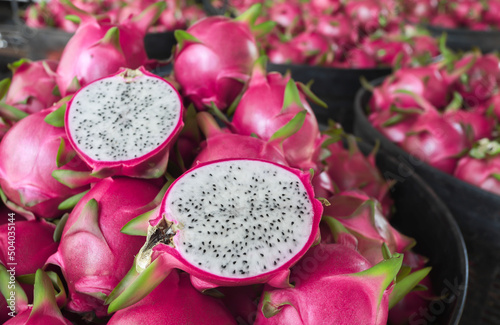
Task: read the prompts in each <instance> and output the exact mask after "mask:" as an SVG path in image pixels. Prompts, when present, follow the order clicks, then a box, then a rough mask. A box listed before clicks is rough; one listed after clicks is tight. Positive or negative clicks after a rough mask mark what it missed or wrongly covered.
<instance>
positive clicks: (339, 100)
mask: <svg viewBox="0 0 500 325" xmlns="http://www.w3.org/2000/svg"><path fill="white" fill-rule="evenodd" d="M267 70H268V71H278V72H281V73H286V72H287V71H290V72H291V73H292V78H293V79H294V80H295V81H300V82H303V83H308V82H309V81H310V80H314V83H313V85H312V88H311V89H312V91H313V92H314V93H315V94H316V95H317V96H318V97H319V98H321V99H322V100H323V101H325V103H326V104H327V105H328V109H325V108H322V107H320V106H317V105H313V106H312V108H313V110H314V112H315V114H316V116H317V117H318V119H319V120H324V121H326V120H328V119H333V120H335V121H336V122H338V123H340V124H342V126H343V127H344V129H345V130H346V131H347V132H352V125H353V121H354V111H353V109H352V107H353V103H354V98H355V96H356V91H357V90H358V89H359V87H360V86H361V84H360V78H361V77H364V78H365V79H367V80H374V79H377V78H379V77H382V76H386V75H388V74H390V73H391V71H392V70H391V69H390V68H373V69H340V68H328V67H315V66H308V65H295V64H268V66H267Z"/></svg>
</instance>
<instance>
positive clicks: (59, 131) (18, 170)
mask: <svg viewBox="0 0 500 325" xmlns="http://www.w3.org/2000/svg"><path fill="white" fill-rule="evenodd" d="M55 109H57V107H56V106H54V107H52V108H49V109H46V110H43V111H41V112H38V113H35V114H32V115H30V116H28V117H25V118H24V119H22V120H21V121H19V122H18V123H16V124H15V125H14V126H13V127H12V128H11V129H10V130H9V132H7V134H6V135H5V137H4V138H3V140H2V142H1V143H0V186H1V187H2V190H3V191H4V193H5V195H6V196H7V198H8V199H9V200H10V201H12V202H13V203H15V204H16V205H17V206H20V207H22V208H23V209H24V210H26V211H27V212H23V211H21V210H19V209H17V208H15V207H12V206H9V208H10V209H12V210H15V211H16V212H18V213H20V214H22V215H23V216H25V217H26V218H33V217H34V216H37V217H40V218H55V217H58V216H60V215H62V213H63V211H61V210H58V208H57V206H58V205H59V204H60V203H61V202H63V201H64V200H65V199H67V198H69V197H71V196H73V195H75V194H78V193H81V192H83V191H85V190H86V189H88V186H84V187H78V188H75V189H70V188H69V187H67V186H66V185H63V184H61V183H59V182H58V181H57V180H56V179H55V178H54V177H52V172H53V171H54V170H74V171H87V170H88V167H87V165H86V164H85V163H84V162H83V161H82V160H81V159H80V158H78V157H74V158H73V159H72V160H71V161H70V162H68V163H67V164H66V165H64V166H62V167H59V168H58V167H57V165H56V157H57V152H58V150H59V146H60V143H61V139H64V140H65V142H66V145H67V148H66V154H67V155H71V153H72V152H73V153H74V151H73V150H72V148H70V147H69V143H68V138H67V136H66V133H65V132H64V128H58V127H54V126H52V125H49V124H47V123H46V122H45V121H44V119H45V117H46V116H47V115H48V114H49V113H51V112H52V111H54V110H55Z"/></svg>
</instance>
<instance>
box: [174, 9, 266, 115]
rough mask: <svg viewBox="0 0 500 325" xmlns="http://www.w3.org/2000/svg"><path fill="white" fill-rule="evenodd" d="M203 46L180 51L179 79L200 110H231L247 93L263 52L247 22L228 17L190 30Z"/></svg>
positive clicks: (209, 20)
mask: <svg viewBox="0 0 500 325" xmlns="http://www.w3.org/2000/svg"><path fill="white" fill-rule="evenodd" d="M187 32H188V33H190V34H191V35H193V36H194V37H196V38H197V39H198V40H200V41H201V43H194V42H188V43H187V44H185V45H184V47H183V48H182V49H179V48H177V51H176V53H175V57H174V61H175V65H174V73H175V78H176V79H177V81H178V82H179V84H180V85H181V87H182V93H183V95H184V96H186V97H188V98H189V99H190V100H191V101H192V102H193V103H194V104H195V106H196V107H197V108H198V109H200V110H201V109H204V108H206V107H210V105H211V103H212V102H213V103H214V104H215V105H216V106H217V107H218V108H219V109H225V108H227V107H228V106H229V105H230V104H231V103H232V102H233V100H234V99H235V98H236V97H237V96H238V94H239V93H240V92H241V90H242V89H243V85H244V82H246V81H247V80H248V79H249V77H250V73H251V71H252V67H253V64H254V62H255V60H257V58H258V55H259V51H258V49H257V45H256V43H255V38H254V37H253V35H252V33H251V31H250V28H249V26H248V25H247V24H246V23H245V22H238V21H234V20H230V19H229V18H225V17H220V16H218V17H209V18H205V19H202V20H200V21H198V22H197V23H195V24H194V25H192V26H191V27H190V28H188V30H187Z"/></svg>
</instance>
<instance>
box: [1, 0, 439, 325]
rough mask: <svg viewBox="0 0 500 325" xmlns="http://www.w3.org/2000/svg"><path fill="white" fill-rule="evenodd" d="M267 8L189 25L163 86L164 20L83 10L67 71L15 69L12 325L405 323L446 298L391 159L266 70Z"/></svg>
mask: <svg viewBox="0 0 500 325" xmlns="http://www.w3.org/2000/svg"><path fill="white" fill-rule="evenodd" d="M154 8H156V10H161V8H160V7H158V6H157V7H154ZM259 9H260V6H258V5H257V6H255V7H252V8H251V9H250V10H249V12H246V13H244V14H243V15H242V16H240V17H238V18H236V19H229V18H226V17H210V18H206V19H203V20H200V21H199V22H197V23H196V24H194V25H193V26H191V27H190V28H189V29H188V30H187V31H182V30H179V31H177V32H176V37H177V39H178V42H179V44H178V46H177V48H176V51H175V57H174V63H173V64H174V74H173V75H171V76H167V77H166V78H163V77H160V76H158V75H156V74H153V73H152V72H151V71H150V70H148V69H147V68H148V67H152V66H153V63H151V62H149V60H148V59H147V57H146V55H145V52H144V48H143V46H142V39H143V37H144V35H145V33H146V30H147V29H148V27H149V26H151V25H153V24H154V23H155V19H156V18H155V17H158V16H159V12H155V13H154V14H151V15H138V16H135V17H134V18H131V19H128V20H127V21H125V22H122V23H119V24H114V23H110V22H109V21H108V20H100V19H99V17H95V16H93V15H86V16H82V19H81V20H82V22H81V25H80V27H79V28H78V30H77V31H76V33H75V35H74V36H73V38H72V39H71V40H70V41H69V43H68V44H67V47H66V48H65V50H64V52H63V54H62V57H61V60H60V62H52V61H36V62H31V61H27V60H23V61H20V62H17V63H15V64H13V65H11V69H12V71H13V77H12V79H11V80H9V79H6V80H4V81H2V83H1V84H0V86H1V87H0V89H1V94H2V95H3V96H4V98H3V100H2V102H1V103H0V107H1V115H2V121H3V122H4V128H5V131H6V133H5V134H3V138H2V140H1V142H0V186H1V192H0V196H1V198H2V201H3V202H4V204H5V206H4V207H3V210H2V212H1V219H0V220H1V223H2V224H1V225H0V261H1V264H0V278H1V279H2V280H1V281H0V289H1V290H0V291H1V292H2V295H1V296H0V301H3V302H1V308H2V309H1V313H0V319H1V320H2V321H4V322H5V324H72V323H76V324H79V323H88V322H97V323H106V322H107V323H108V324H141V323H144V324H176V325H178V324H321V323H325V322H327V323H329V324H386V323H387V322H390V323H391V324H404V323H406V322H408V319H410V320H411V319H414V318H415V317H418V316H419V314H418V310H419V308H422V307H425V306H427V304H428V303H429V300H430V299H436V298H435V297H434V295H433V292H432V287H431V282H430V279H429V278H428V274H429V272H430V267H427V266H426V263H427V259H426V258H425V257H423V256H420V255H418V254H417V253H415V252H413V251H412V247H413V246H414V245H415V244H416V243H415V241H414V240H413V239H412V238H409V237H406V236H404V235H403V234H401V233H400V232H398V231H397V230H396V229H395V228H393V227H392V226H391V225H390V223H389V219H390V217H391V213H392V212H393V209H392V200H391V198H390V197H389V189H390V186H391V183H389V182H387V181H385V180H384V178H383V177H382V175H381V174H380V172H379V171H378V169H377V168H376V166H375V162H374V159H375V157H374V154H375V153H372V154H371V155H369V156H368V157H365V156H364V155H363V154H362V153H361V152H360V151H359V150H358V148H357V145H356V141H355V139H354V138H353V137H352V136H349V135H345V134H343V132H342V130H341V129H339V128H338V127H336V126H335V124H332V125H331V127H330V128H329V129H328V131H326V132H325V133H323V134H322V133H320V131H319V125H318V121H317V120H316V118H315V116H314V114H313V112H312V110H311V108H310V106H309V102H308V100H314V101H318V99H317V98H316V97H315V96H314V94H312V93H311V91H310V90H309V88H308V87H307V86H306V85H303V84H301V83H296V82H294V81H293V80H292V79H291V77H290V76H289V75H281V74H279V73H276V72H270V73H268V72H266V68H265V61H266V60H265V57H262V58H259V57H258V55H259V50H258V47H257V45H256V41H255V38H254V34H253V33H254V32H255V31H256V30H257V31H258V32H259V28H258V26H259V25H258V24H257V25H256V24H255V21H256V15H257V14H258V13H259ZM259 33H260V32H259ZM33 80H36V84H35V83H33ZM341 140H344V142H345V144H346V146H344V145H343V141H341ZM14 263H15V264H14ZM426 288H427V289H428V290H426ZM3 299H5V300H3Z"/></svg>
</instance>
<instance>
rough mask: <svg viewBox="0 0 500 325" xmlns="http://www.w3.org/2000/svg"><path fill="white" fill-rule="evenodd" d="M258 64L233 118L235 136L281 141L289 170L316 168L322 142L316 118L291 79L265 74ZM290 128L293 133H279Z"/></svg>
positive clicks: (274, 74)
mask: <svg viewBox="0 0 500 325" xmlns="http://www.w3.org/2000/svg"><path fill="white" fill-rule="evenodd" d="M261 63H262V62H261V61H259V62H258V63H257V64H256V65H255V68H254V70H253V74H252V78H251V79H250V82H249V85H248V89H247V90H246V91H245V93H244V94H243V96H242V98H241V100H240V102H239V104H238V106H237V108H236V111H235V113H234V116H233V120H232V125H233V126H234V128H235V130H236V133H239V134H242V135H248V136H249V135H252V134H256V135H257V136H258V137H259V138H261V139H263V140H266V141H275V140H276V139H281V141H282V146H283V150H284V152H285V158H286V160H287V162H288V164H289V165H290V166H292V167H297V168H302V169H309V168H316V167H317V166H316V162H315V161H316V158H317V155H318V153H319V152H318V149H319V147H320V144H321V143H322V141H323V138H322V136H321V134H320V133H319V126H318V121H317V120H316V117H315V115H314V113H313V111H312V109H311V107H310V106H309V104H308V103H307V101H306V98H305V95H304V94H303V93H302V92H300V91H299V90H298V88H297V85H296V83H295V82H294V81H293V80H292V79H290V76H282V75H281V74H279V73H276V72H271V73H269V74H267V73H266V70H265V68H264V67H263V66H262V64H261ZM290 126H292V129H293V131H295V133H294V134H291V135H290V133H289V134H287V135H286V137H284V136H283V135H282V134H281V133H282V132H281V131H283V130H284V129H285V128H288V127H290Z"/></svg>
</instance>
